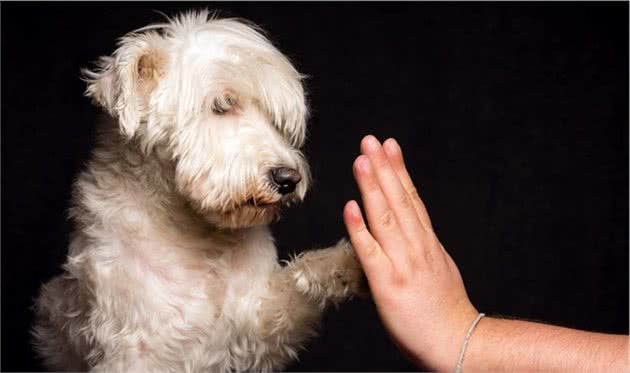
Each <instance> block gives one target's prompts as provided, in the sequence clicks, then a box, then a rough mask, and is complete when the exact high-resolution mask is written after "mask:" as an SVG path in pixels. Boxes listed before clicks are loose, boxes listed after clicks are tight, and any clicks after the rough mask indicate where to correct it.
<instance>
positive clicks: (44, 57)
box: [2, 2, 628, 371]
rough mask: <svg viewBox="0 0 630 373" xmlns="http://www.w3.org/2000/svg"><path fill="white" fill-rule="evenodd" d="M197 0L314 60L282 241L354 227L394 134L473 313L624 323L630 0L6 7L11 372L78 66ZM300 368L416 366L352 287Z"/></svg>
mask: <svg viewBox="0 0 630 373" xmlns="http://www.w3.org/2000/svg"><path fill="white" fill-rule="evenodd" d="M202 6H209V7H210V8H212V9H221V10H222V11H223V14H224V15H231V16H239V17H244V18H248V19H250V20H252V21H254V22H256V23H258V24H260V25H261V26H263V27H264V28H265V29H266V30H268V32H269V34H270V36H271V38H272V39H273V40H274V42H275V43H276V44H277V45H278V46H279V47H280V49H281V50H282V51H283V52H285V53H286V54H287V55H289V56H290V57H291V58H292V60H293V61H294V62H295V64H296V65H297V67H298V69H299V70H300V71H301V72H303V73H306V74H308V75H309V76H310V79H309V80H308V81H307V89H308V92H309V98H310V104H311V107H312V118H311V120H310V137H309V140H308V143H307V145H306V153H307V155H308V156H309V158H310V161H311V165H312V168H313V173H314V176H315V181H316V183H315V186H314V188H313V189H312V191H311V193H310V194H309V195H308V198H307V200H306V201H305V203H304V204H303V205H302V206H299V207H297V208H295V209H293V210H291V211H289V212H287V214H286V215H285V217H284V219H283V220H282V221H281V222H280V223H279V224H277V225H276V226H275V228H274V230H275V232H276V234H277V239H278V243H279V250H280V255H281V256H282V257H286V256H287V252H294V251H301V250H303V249H305V248H310V247H316V246H320V247H321V246H324V245H329V244H332V243H334V242H335V241H336V240H337V239H338V238H339V237H341V236H343V235H344V233H345V231H344V227H343V222H342V215H341V211H342V207H343V205H344V203H345V202H346V201H347V200H349V199H351V198H358V192H357V189H356V186H355V184H354V181H353V177H352V172H351V165H352V162H353V159H354V158H355V157H356V156H357V153H358V144H359V141H360V139H361V138H362V136H364V135H365V134H368V133H373V134H375V135H376V136H377V137H379V138H380V139H381V140H384V139H385V138H387V137H390V136H392V137H395V138H396V139H398V141H399V142H400V143H401V145H402V147H403V149H404V150H405V152H406V158H407V160H408V165H409V168H410V169H411V172H412V174H413V177H414V180H415V182H416V183H417V185H418V188H419V190H420V194H421V195H422V197H423V198H424V200H425V202H426V204H427V206H428V208H429V211H430V213H431V216H432V219H433V222H434V225H435V228H436V230H437V233H438V236H439V237H440V239H441V240H442V242H443V243H444V246H445V247H446V248H447V249H448V250H449V252H450V253H451V254H452V256H453V258H454V259H455V261H456V263H457V264H458V265H459V268H460V270H461V272H462V275H463V277H464V280H465V283H466V286H467V289H468V292H469V295H470V298H471V299H472V301H473V303H474V304H475V305H476V307H477V308H478V309H479V310H481V311H484V312H486V313H489V314H494V315H497V314H500V315H511V316H516V317H520V318H526V319H534V320H540V321H545V322H550V323H555V324H560V325H564V326H569V327H575V328H582V329H587V330H594V331H601V332H615V333H627V332H628V4H627V3H620V2H617V3H608V4H606V3H584V2H580V3H561V4H560V3H555V4H548V3H547V4H543V3H535V4H534V3H531V4H530V3H518V4H506V3H503V4H493V3H484V4H473V3H398V4H380V3H362V4H361V3H303V4H298V3H274V4H271V3H255V4H249V3H220V4H219V3H216V4H213V3H195V4H184V3H178V4H175V5H169V4H166V3H159V4H149V3H141V4H121V3H109V4H76V3H66V4H49V3H47V4H37V3H22V4H18V3H3V4H2V358H3V359H2V369H3V370H37V369H40V366H39V365H38V363H37V361H36V360H35V359H34V357H33V353H32V351H31V349H30V347H29V345H28V341H27V340H28V328H29V325H30V322H31V313H30V311H29V310H28V307H29V305H30V304H31V300H32V297H33V296H34V295H35V294H36V291H37V288H38V287H39V285H40V284H41V283H42V282H43V281H46V280H47V279H49V278H50V277H51V276H53V275H54V274H56V273H58V272H59V269H58V268H59V266H60V265H61V264H62V262H63V260H64V256H65V251H66V245H67V243H68V232H69V229H70V226H69V224H68V222H66V221H65V219H64V216H65V208H66V206H67V200H68V197H69V189H70V185H71V182H72V179H73V177H74V176H75V175H76V174H77V171H78V170H79V169H80V167H82V165H83V164H84V162H85V161H86V159H87V158H88V156H89V149H90V147H91V145H92V142H93V140H92V136H93V133H94V126H93V123H94V119H95V116H96V115H97V112H98V109H96V108H95V107H93V106H91V104H90V103H89V101H88V99H86V98H84V97H83V96H82V93H83V90H84V84H83V83H82V82H81V81H80V80H79V68H80V67H83V66H86V65H88V64H89V63H90V62H91V61H93V60H95V59H96V58H97V57H98V56H100V55H104V54H109V53H111V52H112V51H113V48H114V42H115V39H116V38H117V37H119V36H121V35H123V34H124V33H125V32H127V31H130V30H132V29H135V28H138V27H141V26H144V25H146V24H147V23H150V22H155V21H160V20H161V19H162V18H161V16H160V15H159V14H157V13H156V12H153V11H152V10H160V11H163V12H165V13H167V14H172V13H173V12H175V11H177V10H183V9H189V8H191V7H202ZM457 343H460V341H457ZM290 369H292V370H320V371H322V370H381V371H383V370H411V369H414V368H413V367H412V366H411V365H409V364H408V363H406V362H405V360H404V359H403V357H402V356H401V354H400V353H399V352H398V351H397V350H396V348H395V347H394V346H393V345H392V344H391V342H390V341H389V339H388V338H387V335H386V333H385V331H384V330H383V328H382V326H381V325H380V323H379V321H378V317H377V315H376V313H375V310H374V307H373V305H372V303H371V302H370V301H367V300H355V301H352V302H350V303H348V304H345V305H343V306H341V307H340V309H339V310H337V311H335V310H331V311H330V312H329V313H328V314H327V316H326V318H325V322H324V327H323V332H322V336H321V337H320V338H318V339H316V340H314V341H313V342H312V343H310V344H309V348H308V351H306V352H303V353H302V354H301V355H300V362H296V363H295V364H293V365H292V366H291V367H290Z"/></svg>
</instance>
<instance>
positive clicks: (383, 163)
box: [374, 157, 389, 169]
mask: <svg viewBox="0 0 630 373" xmlns="http://www.w3.org/2000/svg"><path fill="white" fill-rule="evenodd" d="M374 166H376V168H378V169H384V168H387V167H388V166H389V161H388V160H387V158H385V157H376V159H375V160H374Z"/></svg>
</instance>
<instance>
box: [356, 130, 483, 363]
mask: <svg viewBox="0 0 630 373" xmlns="http://www.w3.org/2000/svg"><path fill="white" fill-rule="evenodd" d="M361 153H362V155H360V156H359V157H357V159H356V160H355V162H354V165H353V171H354V176H355V179H356V181H357V184H358V186H359V190H360V192H361V198H362V200H363V205H364V209H365V213H366V216H367V221H368V225H369V231H368V228H367V227H366V224H365V222H364V220H363V217H362V214H361V209H360V208H359V206H358V204H357V202H356V201H349V202H348V203H347V204H346V206H345V208H344V222H345V224H346V228H347V230H348V234H349V236H350V240H351V241H352V244H353V246H354V248H355V251H356V253H357V256H358V257H359V260H360V262H361V265H362V267H363V270H364V271H365V274H366V277H367V279H368V282H369V284H370V291H371V293H372V296H373V299H374V302H375V303H376V307H377V310H378V312H379V315H380V317H381V319H382V321H383V323H384V325H385V327H386V329H387V330H388V332H389V333H390V335H391V337H392V339H393V340H394V343H395V344H396V345H397V346H398V347H399V348H400V349H401V351H402V352H403V353H405V354H406V355H407V356H408V357H409V358H411V359H412V360H413V361H414V362H415V363H416V364H421V365H423V366H425V367H427V368H429V369H435V370H440V371H452V370H453V369H454V368H455V366H456V364H457V358H458V354H459V351H460V348H461V345H462V342H463V340H464V337H465V335H466V332H467V330H468V328H469V326H470V324H471V322H472V321H473V320H474V319H475V317H476V316H477V314H478V312H477V310H476V309H475V307H474V306H473V305H472V304H471V303H470V300H469V299H468V295H467V294H466V289H465V288H464V283H463V281H462V278H461V275H460V273H459V270H458V269H457V266H456V265H455V263H454V262H453V259H452V258H451V257H450V255H449V254H448V253H447V252H446V250H445V249H444V247H443V246H442V244H441V243H440V241H439V240H438V238H437V237H436V235H435V233H434V232H433V228H432V225H431V221H430V219H429V215H428V213H427V211H426V208H425V206H424V203H423V202H422V200H421V199H420V196H419V195H418V193H417V191H416V189H415V187H414V185H413V182H412V180H411V177H410V176H409V173H408V172H407V170H406V168H405V164H404V161H403V155H402V150H401V148H400V146H399V145H398V144H397V143H396V141H395V140H393V139H388V140H387V141H385V143H384V144H383V146H381V144H380V143H379V142H378V140H377V139H376V138H375V137H374V136H366V137H365V138H364V139H363V140H362V141H361Z"/></svg>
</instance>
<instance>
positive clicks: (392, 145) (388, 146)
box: [383, 138, 400, 155]
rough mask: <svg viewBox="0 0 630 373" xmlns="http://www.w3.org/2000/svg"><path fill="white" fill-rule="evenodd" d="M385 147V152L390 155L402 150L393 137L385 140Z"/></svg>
mask: <svg viewBox="0 0 630 373" xmlns="http://www.w3.org/2000/svg"><path fill="white" fill-rule="evenodd" d="M383 148H384V149H385V152H386V153H387V154H389V155H396V154H397V153H398V152H400V146H399V145H398V143H397V142H396V140H395V139H393V138H390V139H387V141H385V144H384V145H383Z"/></svg>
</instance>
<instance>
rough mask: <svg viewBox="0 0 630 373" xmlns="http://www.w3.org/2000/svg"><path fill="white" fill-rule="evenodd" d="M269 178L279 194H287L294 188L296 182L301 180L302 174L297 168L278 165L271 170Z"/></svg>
mask: <svg viewBox="0 0 630 373" xmlns="http://www.w3.org/2000/svg"><path fill="white" fill-rule="evenodd" d="M271 180H273V183H274V184H275V186H276V188H277V189H278V192H280V194H283V195H284V194H289V193H291V192H293V191H294V190H295V186H296V185H297V183H299V182H300V180H302V175H300V173H299V172H298V171H297V170H294V169H292V168H289V167H278V168H274V169H272V170H271Z"/></svg>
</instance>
